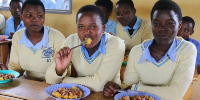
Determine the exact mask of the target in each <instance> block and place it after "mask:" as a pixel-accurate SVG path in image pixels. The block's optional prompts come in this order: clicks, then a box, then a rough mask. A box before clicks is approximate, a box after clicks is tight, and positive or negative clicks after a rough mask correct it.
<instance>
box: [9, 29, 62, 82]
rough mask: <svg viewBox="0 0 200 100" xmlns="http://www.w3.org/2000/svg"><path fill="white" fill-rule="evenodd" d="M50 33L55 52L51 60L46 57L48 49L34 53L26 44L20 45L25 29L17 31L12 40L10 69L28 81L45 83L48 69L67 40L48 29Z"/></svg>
mask: <svg viewBox="0 0 200 100" xmlns="http://www.w3.org/2000/svg"><path fill="white" fill-rule="evenodd" d="M47 29H48V30H49V29H50V31H49V47H51V49H52V50H53V52H52V55H51V57H50V58H46V57H45V56H44V52H45V51H47V50H48V48H46V47H42V49H39V50H37V51H36V52H35V54H34V52H33V51H32V50H31V49H30V48H27V47H25V45H24V44H19V41H20V39H21V37H22V34H23V32H24V30H25V28H23V29H21V30H19V31H17V32H16V33H15V34H14V36H13V39H12V49H11V55H10V63H9V65H8V67H9V69H11V70H15V71H17V72H19V73H20V75H23V73H24V76H25V77H26V78H28V79H32V80H38V81H44V80H45V73H46V70H47V68H49V67H50V66H51V64H52V63H53V62H54V56H55V54H56V52H58V50H59V49H60V46H61V44H62V42H63V41H64V40H65V37H64V35H63V34H62V33H61V32H59V31H57V30H55V29H53V28H50V27H47Z"/></svg>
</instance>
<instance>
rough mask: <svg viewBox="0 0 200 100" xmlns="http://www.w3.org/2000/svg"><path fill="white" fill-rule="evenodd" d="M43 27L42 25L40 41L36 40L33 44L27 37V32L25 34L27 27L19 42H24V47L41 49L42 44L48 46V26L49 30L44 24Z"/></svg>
mask: <svg viewBox="0 0 200 100" xmlns="http://www.w3.org/2000/svg"><path fill="white" fill-rule="evenodd" d="M43 27H44V35H43V37H42V40H41V41H40V42H38V43H37V44H36V45H33V44H32V42H31V41H30V40H29V39H28V37H27V34H26V31H27V29H25V30H24V33H23V34H22V37H21V39H20V41H19V44H24V45H25V47H27V48H28V47H31V48H33V49H41V48H42V46H43V47H47V48H48V47H49V31H50V28H49V30H47V27H46V26H43Z"/></svg>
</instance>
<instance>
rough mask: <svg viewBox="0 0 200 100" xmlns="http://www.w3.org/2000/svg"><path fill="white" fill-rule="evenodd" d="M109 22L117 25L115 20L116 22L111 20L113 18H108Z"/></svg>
mask: <svg viewBox="0 0 200 100" xmlns="http://www.w3.org/2000/svg"><path fill="white" fill-rule="evenodd" d="M109 22H110V23H111V24H112V25H117V22H116V21H113V20H110V19H109Z"/></svg>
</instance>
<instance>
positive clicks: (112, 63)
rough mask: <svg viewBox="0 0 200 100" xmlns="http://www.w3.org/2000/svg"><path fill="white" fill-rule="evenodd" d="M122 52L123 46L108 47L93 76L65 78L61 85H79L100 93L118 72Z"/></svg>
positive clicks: (122, 55)
mask: <svg viewBox="0 0 200 100" xmlns="http://www.w3.org/2000/svg"><path fill="white" fill-rule="evenodd" d="M122 43H123V42H121V44H122ZM124 50H125V46H124V44H123V45H119V46H112V47H111V46H110V47H109V46H108V47H107V49H106V55H105V57H104V58H103V60H102V62H101V65H100V66H99V69H98V70H97V71H96V72H95V73H94V74H93V75H91V76H85V77H78V78H72V77H65V78H64V80H63V83H76V84H81V85H85V86H87V87H89V88H91V89H92V90H93V91H102V90H103V86H104V84H106V82H108V81H112V80H113V78H114V77H115V75H116V74H117V73H118V72H119V70H120V68H121V64H122V60H123V57H124Z"/></svg>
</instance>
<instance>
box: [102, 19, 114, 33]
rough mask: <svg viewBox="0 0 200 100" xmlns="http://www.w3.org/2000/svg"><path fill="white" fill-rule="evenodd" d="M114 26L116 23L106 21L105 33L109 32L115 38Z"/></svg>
mask: <svg viewBox="0 0 200 100" xmlns="http://www.w3.org/2000/svg"><path fill="white" fill-rule="evenodd" d="M116 26H117V22H115V21H113V20H110V19H108V22H107V23H106V29H105V32H107V33H109V32H111V33H113V34H114V35H115V36H116Z"/></svg>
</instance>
